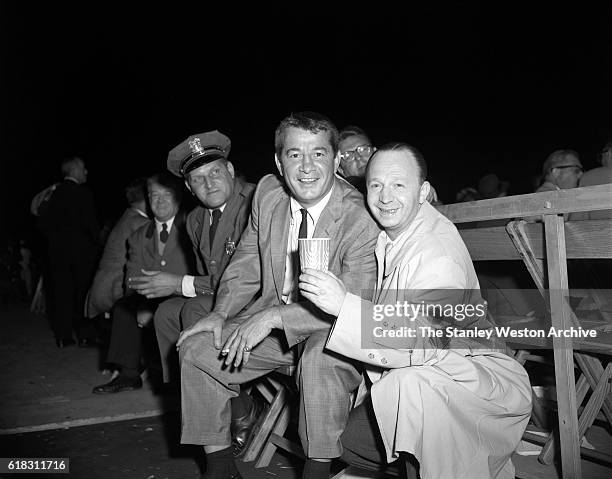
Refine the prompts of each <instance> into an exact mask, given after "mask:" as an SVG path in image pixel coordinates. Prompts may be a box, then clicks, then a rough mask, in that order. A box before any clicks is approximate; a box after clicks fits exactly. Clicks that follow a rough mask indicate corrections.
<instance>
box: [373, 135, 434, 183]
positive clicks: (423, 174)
mask: <svg viewBox="0 0 612 479" xmlns="http://www.w3.org/2000/svg"><path fill="white" fill-rule="evenodd" d="M383 151H407V152H408V153H410V155H411V156H412V157H413V158H414V160H415V161H416V164H417V168H418V170H419V183H420V184H423V182H424V181H425V180H426V179H427V163H425V158H424V157H423V155H422V154H421V152H420V151H419V150H417V149H416V148H415V147H414V146H411V145H409V144H408V143H402V142H399V141H394V142H391V143H387V144H385V145H383V146H381V147H380V148H379V149H378V150H376V151H375V152H374V154H373V155H372V158H370V161H369V162H368V166H367V168H369V167H370V165H371V164H372V160H373V159H374V157H375V156H376V155H378V154H379V153H381V152H383ZM366 174H367V170H366Z"/></svg>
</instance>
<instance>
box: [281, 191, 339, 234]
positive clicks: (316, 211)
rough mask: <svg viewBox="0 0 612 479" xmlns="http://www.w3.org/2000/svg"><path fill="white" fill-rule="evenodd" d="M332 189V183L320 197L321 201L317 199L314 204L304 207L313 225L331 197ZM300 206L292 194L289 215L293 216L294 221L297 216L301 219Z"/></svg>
mask: <svg viewBox="0 0 612 479" xmlns="http://www.w3.org/2000/svg"><path fill="white" fill-rule="evenodd" d="M333 191H334V186H333V185H332V187H331V188H330V189H329V192H328V193H327V194H326V195H325V196H324V197H323V198H321V201H319V202H318V203H317V204H316V205H314V206H311V207H309V208H306V211H307V212H308V216H310V218H311V219H312V223H313V225H315V226H316V225H317V222H318V221H319V217H320V216H321V213H323V210H324V209H325V207H326V206H327V203H329V199H330V198H331V195H332V192H333ZM302 208H303V206H302V205H300V204H299V203H298V202H297V200H296V199H295V198H294V197H293V196H292V197H291V217H292V218H294V219H295V220H296V221H297V219H298V218H299V219H300V221H301V217H302V216H301V213H300V210H301V209H302Z"/></svg>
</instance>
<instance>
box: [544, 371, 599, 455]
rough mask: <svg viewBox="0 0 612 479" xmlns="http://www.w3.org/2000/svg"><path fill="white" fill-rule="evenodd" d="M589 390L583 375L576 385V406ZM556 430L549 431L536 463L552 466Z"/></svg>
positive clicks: (556, 428)
mask: <svg viewBox="0 0 612 479" xmlns="http://www.w3.org/2000/svg"><path fill="white" fill-rule="evenodd" d="M589 389H590V388H589V381H588V380H587V378H586V377H585V375H584V374H583V375H582V376H580V378H579V379H578V382H577V383H576V404H582V401H584V398H585V397H586V395H587V393H588V392H589ZM558 430H559V428H558V427H555V430H554V431H551V433H550V434H549V435H548V439H547V441H546V444H544V447H543V448H542V452H540V456H539V457H538V461H540V462H541V463H542V464H552V462H553V459H554V453H555V446H556V442H557V439H556V436H557V431H558Z"/></svg>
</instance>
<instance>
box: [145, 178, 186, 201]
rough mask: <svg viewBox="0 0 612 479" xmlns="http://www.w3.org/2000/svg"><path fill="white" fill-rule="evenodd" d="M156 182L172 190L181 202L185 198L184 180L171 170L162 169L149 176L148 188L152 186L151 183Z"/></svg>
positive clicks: (175, 197)
mask: <svg viewBox="0 0 612 479" xmlns="http://www.w3.org/2000/svg"><path fill="white" fill-rule="evenodd" d="M154 183H156V184H158V185H160V186H163V187H164V188H167V189H169V190H170V191H172V193H173V195H174V199H175V200H176V201H177V202H178V203H180V202H181V200H182V199H183V188H184V184H183V180H182V179H181V178H179V177H178V176H174V175H173V174H172V173H170V172H169V171H160V172H159V173H156V174H154V175H153V176H149V178H147V188H151V185H152V184H154Z"/></svg>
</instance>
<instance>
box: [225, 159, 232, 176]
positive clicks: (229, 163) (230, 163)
mask: <svg viewBox="0 0 612 479" xmlns="http://www.w3.org/2000/svg"><path fill="white" fill-rule="evenodd" d="M225 167H226V168H227V171H229V174H230V176H231V177H232V178H234V165H232V162H231V161H226V162H225Z"/></svg>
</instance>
